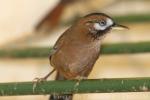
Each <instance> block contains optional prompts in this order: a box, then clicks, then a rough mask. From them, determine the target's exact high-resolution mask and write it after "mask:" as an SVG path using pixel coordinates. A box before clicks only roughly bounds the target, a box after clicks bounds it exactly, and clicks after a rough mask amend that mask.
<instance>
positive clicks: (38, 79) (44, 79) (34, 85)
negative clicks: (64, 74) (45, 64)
mask: <svg viewBox="0 0 150 100" xmlns="http://www.w3.org/2000/svg"><path fill="white" fill-rule="evenodd" d="M55 71H56V69H53V70H52V71H51V72H49V73H48V74H47V75H46V76H44V77H43V78H35V79H34V80H33V92H34V91H35V88H36V86H37V84H38V83H41V82H44V81H46V80H47V78H48V77H49V76H50V75H51V74H52V73H53V72H55Z"/></svg>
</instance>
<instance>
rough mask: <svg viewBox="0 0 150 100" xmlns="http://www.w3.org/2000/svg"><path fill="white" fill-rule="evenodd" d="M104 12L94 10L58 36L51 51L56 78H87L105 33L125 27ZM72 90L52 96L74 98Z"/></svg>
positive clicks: (56, 99)
mask: <svg viewBox="0 0 150 100" xmlns="http://www.w3.org/2000/svg"><path fill="white" fill-rule="evenodd" d="M124 28H127V27H126V26H123V25H119V24H116V23H115V22H114V21H113V19H112V18H111V17H109V16H108V15H106V14H104V13H92V14H89V15H86V16H84V17H82V18H81V19H79V20H78V21H77V22H76V23H75V24H74V25H72V26H71V27H70V28H69V29H67V30H66V31H65V32H64V33H63V34H62V35H61V36H60V38H59V39H58V40H57V42H56V44H55V45H54V47H53V53H52V54H51V55H50V58H49V60H50V63H51V65H52V66H53V68H54V69H53V71H52V72H50V73H49V74H48V75H47V76H46V77H44V79H46V78H47V77H48V76H49V75H50V74H52V73H53V72H54V71H55V70H56V71H57V76H56V80H70V79H78V80H81V79H83V78H84V79H85V78H87V77H88V75H89V74H90V72H91V71H92V69H93V66H94V64H95V62H96V60H97V59H98V57H99V55H100V50H101V44H102V40H103V38H104V36H105V35H106V34H107V33H109V32H110V30H112V29H124ZM71 99H72V94H67V95H61V94H60V95H52V96H51V97H50V100H71Z"/></svg>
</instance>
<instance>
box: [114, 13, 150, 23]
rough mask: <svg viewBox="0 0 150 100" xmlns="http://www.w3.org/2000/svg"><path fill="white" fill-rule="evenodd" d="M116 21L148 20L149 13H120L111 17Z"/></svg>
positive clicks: (149, 17) (149, 19)
mask: <svg viewBox="0 0 150 100" xmlns="http://www.w3.org/2000/svg"><path fill="white" fill-rule="evenodd" d="M113 18H114V20H115V21H117V22H127V23H133V22H134V23H135V22H136V23H137V22H149V21H150V14H133V15H122V16H114V17H113Z"/></svg>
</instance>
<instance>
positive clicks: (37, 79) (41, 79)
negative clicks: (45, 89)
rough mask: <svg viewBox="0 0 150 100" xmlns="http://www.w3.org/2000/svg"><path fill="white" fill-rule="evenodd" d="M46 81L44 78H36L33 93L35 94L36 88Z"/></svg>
mask: <svg viewBox="0 0 150 100" xmlns="http://www.w3.org/2000/svg"><path fill="white" fill-rule="evenodd" d="M44 81H46V78H45V77H44V78H38V77H36V78H34V79H33V88H32V90H33V92H35V88H36V87H37V85H38V84H39V83H43V82H44Z"/></svg>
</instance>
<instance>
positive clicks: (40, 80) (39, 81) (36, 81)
mask: <svg viewBox="0 0 150 100" xmlns="http://www.w3.org/2000/svg"><path fill="white" fill-rule="evenodd" d="M44 81H46V79H45V78H38V77H36V78H35V79H33V82H34V83H41V82H44Z"/></svg>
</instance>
